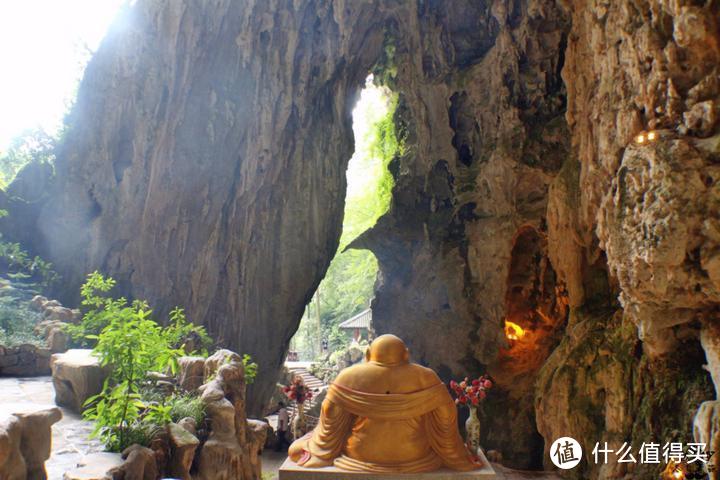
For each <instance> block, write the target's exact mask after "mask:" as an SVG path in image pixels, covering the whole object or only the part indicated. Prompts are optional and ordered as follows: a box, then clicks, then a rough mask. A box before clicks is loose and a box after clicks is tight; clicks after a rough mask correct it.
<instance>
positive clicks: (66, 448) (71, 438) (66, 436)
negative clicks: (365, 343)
mask: <svg viewBox="0 0 720 480" xmlns="http://www.w3.org/2000/svg"><path fill="white" fill-rule="evenodd" d="M54 396H55V392H54V390H53V385H52V379H51V378H50V377H33V378H7V377H4V378H0V409H2V406H3V405H7V404H10V403H33V404H41V405H53V404H54V403H55V402H54ZM61 410H62V413H63V418H62V420H60V421H59V422H58V423H56V424H55V425H53V427H52V434H53V436H52V442H53V448H52V454H51V456H50V459H49V460H48V461H47V462H46V463H45V466H46V469H47V473H48V480H62V478H63V473H65V472H66V471H68V470H71V469H73V468H75V466H76V465H77V463H78V461H79V460H80V459H81V458H82V457H83V456H84V455H86V454H88V453H93V452H100V451H102V450H103V448H102V445H101V444H100V443H99V442H98V441H97V440H91V439H90V438H88V437H89V435H90V432H91V431H92V425H91V424H90V423H89V422H86V421H84V420H83V419H82V418H81V417H80V416H79V415H77V414H75V413H73V412H70V411H69V410H67V409H65V408H61ZM286 456H287V455H286V454H285V453H281V452H275V451H273V450H266V451H264V452H263V454H262V464H263V480H270V479H277V478H278V476H277V472H278V470H279V469H280V465H282V463H283V462H284V461H285V458H286ZM493 467H494V468H495V472H496V473H497V476H496V477H495V478H498V479H507V480H521V479H527V478H544V479H547V480H556V479H557V480H560V477H559V476H557V475H555V474H552V473H543V472H519V471H515V470H510V469H507V468H505V467H503V466H501V465H498V464H493Z"/></svg>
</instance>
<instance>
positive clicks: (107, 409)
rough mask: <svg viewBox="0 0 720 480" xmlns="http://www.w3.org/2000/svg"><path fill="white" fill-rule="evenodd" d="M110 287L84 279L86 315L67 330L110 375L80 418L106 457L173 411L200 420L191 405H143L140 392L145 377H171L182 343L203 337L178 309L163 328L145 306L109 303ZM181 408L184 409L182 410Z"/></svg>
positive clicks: (98, 279) (106, 281)
mask: <svg viewBox="0 0 720 480" xmlns="http://www.w3.org/2000/svg"><path fill="white" fill-rule="evenodd" d="M114 286H115V281H114V280H113V279H112V278H105V277H103V276H102V275H101V274H100V273H98V272H93V273H92V274H90V275H88V280H87V282H86V283H85V284H84V285H83V286H82V288H81V295H82V297H83V298H82V306H83V307H84V308H85V309H87V311H86V313H85V315H84V317H83V321H82V323H81V324H80V325H77V326H70V327H69V328H68V329H69V331H70V332H71V334H72V335H73V336H74V337H75V338H80V339H83V340H86V341H91V342H96V344H95V348H94V350H93V351H94V353H95V354H96V355H97V356H98V357H99V358H100V364H101V365H102V366H104V367H108V368H109V371H110V375H109V377H108V379H107V380H106V382H105V385H104V387H103V390H102V392H101V393H100V394H99V395H96V396H94V397H92V398H90V399H88V401H87V402H86V406H87V407H88V408H87V409H86V410H85V412H84V413H83V416H84V417H85V418H86V419H88V420H92V421H94V422H95V430H94V432H93V435H95V436H99V437H100V438H101V440H102V441H103V443H104V444H105V446H106V447H107V448H108V449H109V450H111V451H121V450H123V449H124V448H126V447H127V446H129V445H130V444H131V443H132V441H135V440H136V439H135V437H136V436H138V435H140V436H142V435H146V434H148V432H151V431H152V427H151V426H152V425H155V426H162V425H165V424H167V423H168V422H169V421H171V420H172V419H173V418H174V414H173V411H174V409H175V410H176V411H175V415H177V414H178V413H177V409H181V410H182V409H183V408H185V409H186V410H187V409H189V410H191V411H192V415H190V416H196V415H200V414H199V413H198V407H197V405H196V404H193V402H191V401H187V402H185V403H184V404H183V401H182V400H173V401H171V402H168V403H166V402H163V401H162V399H161V401H160V402H146V401H144V400H143V398H142V392H143V390H142V386H143V384H144V383H145V382H146V380H147V374H148V372H151V371H166V370H171V371H173V372H174V371H176V369H177V359H178V358H179V357H180V356H182V355H184V354H185V351H184V350H183V346H184V345H183V339H184V338H185V336H186V335H188V334H190V333H195V334H197V335H198V336H199V337H201V338H203V339H205V340H206V341H207V344H208V345H209V343H210V341H209V337H208V336H207V333H205V330H204V329H202V327H196V326H194V325H190V324H189V323H188V321H187V319H186V318H185V314H184V312H183V310H182V309H180V308H176V309H174V310H173V311H172V313H171V323H170V325H169V326H168V327H166V328H163V327H161V326H160V325H158V324H157V323H156V322H155V321H154V320H153V319H152V318H151V314H152V311H151V310H150V308H149V307H148V305H147V303H146V302H142V301H137V300H136V301H134V302H132V303H131V304H128V302H127V300H126V299H124V298H119V299H115V298H113V297H112V296H111V295H110V294H109V292H110V291H111V290H112V288H113V287H114ZM183 405H184V407H183Z"/></svg>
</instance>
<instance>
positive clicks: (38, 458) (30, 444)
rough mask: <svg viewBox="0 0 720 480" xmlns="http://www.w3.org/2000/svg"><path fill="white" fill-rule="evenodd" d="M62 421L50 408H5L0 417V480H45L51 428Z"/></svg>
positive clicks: (21, 406) (26, 405)
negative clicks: (0, 479)
mask: <svg viewBox="0 0 720 480" xmlns="http://www.w3.org/2000/svg"><path fill="white" fill-rule="evenodd" d="M61 418H62V413H61V412H60V409H59V408H57V407H52V406H42V405H28V404H21V405H20V404H18V405H14V404H5V405H3V406H2V413H0V478H2V479H3V480H45V479H46V478H47V474H46V472H45V460H47V459H48V458H50V449H51V441H52V431H51V427H52V425H53V424H54V423H55V422H57V421H59V420H60V419H61Z"/></svg>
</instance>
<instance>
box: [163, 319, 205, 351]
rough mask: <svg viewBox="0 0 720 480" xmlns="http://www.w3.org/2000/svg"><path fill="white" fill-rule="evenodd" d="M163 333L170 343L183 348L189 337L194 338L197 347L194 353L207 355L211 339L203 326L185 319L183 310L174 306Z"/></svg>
mask: <svg viewBox="0 0 720 480" xmlns="http://www.w3.org/2000/svg"><path fill="white" fill-rule="evenodd" d="M165 335H166V337H167V341H168V343H169V344H170V345H172V346H174V347H177V348H183V347H184V346H185V345H186V342H187V341H188V340H190V339H193V340H195V343H196V345H197V346H199V348H198V349H196V353H198V354H202V355H204V356H207V353H208V352H207V349H208V348H209V347H210V346H211V345H212V343H213V341H212V339H211V338H210V336H209V335H208V334H207V332H206V331H205V329H204V328H203V327H200V326H198V325H195V324H192V323H190V322H188V321H187V318H186V317H185V311H184V310H183V309H182V308H180V307H175V308H174V309H173V310H172V311H171V312H170V324H169V325H168V326H167V327H166V328H165Z"/></svg>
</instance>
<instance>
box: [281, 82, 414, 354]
mask: <svg viewBox="0 0 720 480" xmlns="http://www.w3.org/2000/svg"><path fill="white" fill-rule="evenodd" d="M366 91H368V93H367V95H368V99H367V100H365V101H363V100H361V103H359V104H358V107H356V108H360V109H361V110H362V112H361V114H360V115H357V116H355V117H354V119H355V120H356V122H357V121H363V122H365V123H366V125H364V126H362V125H354V128H355V133H356V139H355V140H356V141H355V154H354V155H353V158H352V159H351V161H350V165H349V167H348V174H347V175H348V191H347V197H346V199H345V216H344V220H343V232H342V236H341V238H340V246H339V248H338V252H337V254H336V255H335V257H334V258H333V260H332V262H331V263H330V267H329V268H328V271H327V273H326V274H325V278H324V279H323V281H322V282H321V283H320V286H319V287H318V290H319V292H320V295H319V296H320V306H319V308H320V317H321V322H320V323H321V331H317V325H316V322H315V318H316V316H315V315H316V311H315V309H316V308H318V306H317V305H316V303H317V302H316V301H313V302H312V303H311V304H310V305H309V311H308V312H306V316H305V317H304V318H303V320H302V322H301V324H300V329H299V330H298V334H296V336H295V338H294V339H293V342H294V344H293V348H294V349H295V350H297V351H299V352H300V354H301V356H302V357H303V358H306V359H316V358H318V356H319V355H320V353H321V352H319V351H318V347H317V344H318V342H317V338H319V337H322V338H325V339H327V340H328V344H329V348H330V349H331V350H336V349H337V348H340V347H342V346H343V345H346V344H347V342H348V340H349V338H348V336H347V334H346V333H345V332H343V331H341V330H339V329H338V328H337V326H338V325H339V324H340V323H341V322H342V321H343V320H346V319H348V318H350V317H351V316H353V315H355V314H357V313H360V312H361V311H362V310H364V309H366V308H368V306H369V304H370V300H371V299H372V296H373V289H374V285H375V279H376V277H377V272H378V263H377V259H376V258H375V256H374V255H373V254H372V252H370V251H368V250H357V249H347V247H348V246H349V245H350V244H351V243H352V241H353V240H355V239H356V238H357V237H358V236H359V235H361V234H362V233H363V232H365V231H366V230H368V229H369V228H372V227H373V226H374V225H375V223H376V222H377V220H378V219H379V218H380V217H381V216H382V215H384V214H385V213H386V212H387V210H388V208H389V207H390V202H391V198H392V189H393V186H394V180H393V177H392V174H391V173H390V171H389V170H388V165H389V164H390V162H391V161H392V159H393V158H395V157H396V156H398V155H402V154H403V153H404V152H405V144H404V140H403V138H402V136H401V135H399V134H398V132H397V130H396V126H395V121H394V115H395V111H396V109H397V105H398V96H397V95H396V94H392V93H390V92H389V90H387V89H386V88H383V87H373V86H371V87H369V88H368V89H367V90H366ZM363 95H366V93H365V92H364V93H363ZM354 115H355V114H354ZM363 127H364V128H363Z"/></svg>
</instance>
